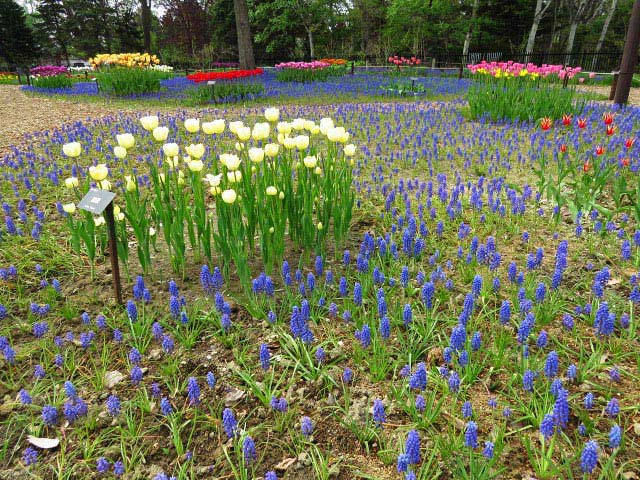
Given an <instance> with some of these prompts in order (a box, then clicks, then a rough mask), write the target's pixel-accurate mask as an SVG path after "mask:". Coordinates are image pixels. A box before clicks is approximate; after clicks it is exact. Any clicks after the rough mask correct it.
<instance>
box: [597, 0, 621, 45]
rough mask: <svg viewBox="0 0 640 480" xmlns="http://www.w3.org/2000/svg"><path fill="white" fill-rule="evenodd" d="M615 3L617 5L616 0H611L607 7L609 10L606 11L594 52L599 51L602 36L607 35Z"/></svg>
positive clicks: (602, 40)
mask: <svg viewBox="0 0 640 480" xmlns="http://www.w3.org/2000/svg"><path fill="white" fill-rule="evenodd" d="M617 5H618V0H611V7H610V8H609V12H608V13H607V18H605V19H604V25H602V31H601V32H600V38H598V43H597V45H596V53H598V52H600V50H601V49H602V44H603V43H604V37H606V36H607V31H608V30H609V24H610V23H611V18H613V14H614V13H615V11H616V6H617Z"/></svg>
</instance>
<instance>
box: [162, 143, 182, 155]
mask: <svg viewBox="0 0 640 480" xmlns="http://www.w3.org/2000/svg"><path fill="white" fill-rule="evenodd" d="M162 151H163V152H164V154H165V155H166V156H167V157H177V156H178V153H179V151H180V147H178V144H177V143H165V144H164V145H163V146H162Z"/></svg>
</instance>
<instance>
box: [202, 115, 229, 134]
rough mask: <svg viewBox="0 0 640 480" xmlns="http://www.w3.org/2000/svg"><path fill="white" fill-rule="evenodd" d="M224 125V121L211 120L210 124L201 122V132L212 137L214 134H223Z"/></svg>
mask: <svg viewBox="0 0 640 480" xmlns="http://www.w3.org/2000/svg"><path fill="white" fill-rule="evenodd" d="M224 124H225V122H224V119H219V120H213V121H212V122H203V123H202V131H203V132H204V133H206V134H207V135H212V134H214V133H216V134H220V133H222V132H224Z"/></svg>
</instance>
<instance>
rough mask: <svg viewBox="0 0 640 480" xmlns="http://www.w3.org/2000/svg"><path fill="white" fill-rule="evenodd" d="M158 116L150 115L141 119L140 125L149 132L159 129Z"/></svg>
mask: <svg viewBox="0 0 640 480" xmlns="http://www.w3.org/2000/svg"><path fill="white" fill-rule="evenodd" d="M158 122H159V121H158V117H157V115H148V116H146V117H140V124H141V125H142V128H144V129H145V130H146V131H147V132H150V131H152V130H154V129H155V128H157V127H158Z"/></svg>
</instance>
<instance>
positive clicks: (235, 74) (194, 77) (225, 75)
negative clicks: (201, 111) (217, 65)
mask: <svg viewBox="0 0 640 480" xmlns="http://www.w3.org/2000/svg"><path fill="white" fill-rule="evenodd" d="M263 73H264V70H262V69H261V68H256V69H254V70H228V71H226V72H196V73H192V74H191V75H187V78H188V79H189V80H191V81H192V82H195V83H200V82H208V81H209V80H234V79H236V78H243V77H253V76H255V75H262V74H263Z"/></svg>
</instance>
